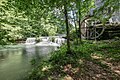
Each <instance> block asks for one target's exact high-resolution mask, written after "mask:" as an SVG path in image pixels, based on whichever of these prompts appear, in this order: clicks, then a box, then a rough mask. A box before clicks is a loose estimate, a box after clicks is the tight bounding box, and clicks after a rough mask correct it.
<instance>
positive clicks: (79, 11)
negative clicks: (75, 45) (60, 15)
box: [78, 1, 81, 43]
mask: <svg viewBox="0 0 120 80" xmlns="http://www.w3.org/2000/svg"><path fill="white" fill-rule="evenodd" d="M80 3H81V1H79V8H78V9H79V10H78V13H79V22H78V23H79V39H80V43H81V24H80V22H81V10H80V8H81V7H80V6H81V5H80Z"/></svg>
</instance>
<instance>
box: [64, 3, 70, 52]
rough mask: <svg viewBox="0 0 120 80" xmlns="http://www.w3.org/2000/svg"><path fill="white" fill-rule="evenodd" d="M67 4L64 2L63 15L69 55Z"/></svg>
mask: <svg viewBox="0 0 120 80" xmlns="http://www.w3.org/2000/svg"><path fill="white" fill-rule="evenodd" d="M66 5H67V3H66V1H65V4H64V14H65V23H66V31H67V53H70V52H71V51H70V33H69V25H68V14H67V6H66Z"/></svg>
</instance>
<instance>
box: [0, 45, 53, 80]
mask: <svg viewBox="0 0 120 80" xmlns="http://www.w3.org/2000/svg"><path fill="white" fill-rule="evenodd" d="M54 49H55V47H36V46H23V47H12V48H11V47H10V48H7V49H2V50H0V80H22V78H24V77H25V76H27V73H28V71H29V70H30V69H31V67H32V66H31V63H30V61H31V60H32V59H33V58H34V59H38V60H39V61H40V60H41V61H42V60H43V59H46V58H47V56H48V54H49V53H50V52H52V51H54Z"/></svg>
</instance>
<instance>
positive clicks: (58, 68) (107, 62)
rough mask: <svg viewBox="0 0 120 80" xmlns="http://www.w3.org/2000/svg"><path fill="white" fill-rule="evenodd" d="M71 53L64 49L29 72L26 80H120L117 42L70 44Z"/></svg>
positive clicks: (119, 51) (118, 43) (119, 44)
mask: <svg viewBox="0 0 120 80" xmlns="http://www.w3.org/2000/svg"><path fill="white" fill-rule="evenodd" d="M71 49H72V54H66V46H62V47H61V48H60V50H58V51H55V52H53V53H52V54H51V57H50V59H49V60H47V61H44V62H40V63H39V65H38V66H37V67H34V68H33V69H32V71H31V72H30V73H29V77H28V78H27V79H28V80H90V79H91V80H101V79H105V80H119V79H120V41H119V40H116V41H98V42H97V43H93V42H90V41H84V42H83V44H82V45H75V44H74V43H73V44H72V47H71Z"/></svg>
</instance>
